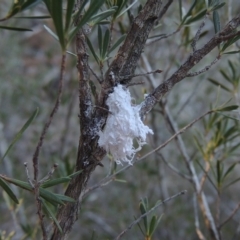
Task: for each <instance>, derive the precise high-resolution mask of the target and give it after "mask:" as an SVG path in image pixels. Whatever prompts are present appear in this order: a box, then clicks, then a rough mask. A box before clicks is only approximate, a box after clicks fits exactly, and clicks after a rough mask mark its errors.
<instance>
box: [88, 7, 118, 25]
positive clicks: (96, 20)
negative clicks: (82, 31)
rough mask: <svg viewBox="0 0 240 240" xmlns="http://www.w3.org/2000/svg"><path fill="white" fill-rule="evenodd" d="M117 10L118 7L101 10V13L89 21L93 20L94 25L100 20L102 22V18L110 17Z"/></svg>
mask: <svg viewBox="0 0 240 240" xmlns="http://www.w3.org/2000/svg"><path fill="white" fill-rule="evenodd" d="M115 12H116V9H109V10H106V11H103V12H100V13H98V14H96V15H94V16H92V17H91V19H90V20H89V21H90V22H93V25H96V24H98V23H99V22H101V21H102V20H104V19H106V18H108V17H110V16H111V15H113V13H115Z"/></svg>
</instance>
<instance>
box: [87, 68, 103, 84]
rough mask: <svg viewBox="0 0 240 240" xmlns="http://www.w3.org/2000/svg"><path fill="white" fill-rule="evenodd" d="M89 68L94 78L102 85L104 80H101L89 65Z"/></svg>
mask: <svg viewBox="0 0 240 240" xmlns="http://www.w3.org/2000/svg"><path fill="white" fill-rule="evenodd" d="M88 68H89V70H90V71H91V73H92V74H93V76H94V77H95V78H96V79H97V80H98V82H99V83H100V84H101V83H102V82H103V81H102V79H100V78H99V77H98V76H97V74H96V73H95V72H94V71H93V70H92V68H91V67H90V65H89V64H88Z"/></svg>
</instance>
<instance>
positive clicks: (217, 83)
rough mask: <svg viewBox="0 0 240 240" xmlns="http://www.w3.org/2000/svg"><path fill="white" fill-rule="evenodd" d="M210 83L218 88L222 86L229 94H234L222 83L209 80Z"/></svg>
mask: <svg viewBox="0 0 240 240" xmlns="http://www.w3.org/2000/svg"><path fill="white" fill-rule="evenodd" d="M208 81H210V82H211V83H212V84H214V85H216V86H220V87H221V88H222V89H224V90H226V91H227V92H232V90H231V89H230V88H228V87H226V86H224V85H223V84H222V83H219V82H217V81H216V80H214V79H213V78H208Z"/></svg>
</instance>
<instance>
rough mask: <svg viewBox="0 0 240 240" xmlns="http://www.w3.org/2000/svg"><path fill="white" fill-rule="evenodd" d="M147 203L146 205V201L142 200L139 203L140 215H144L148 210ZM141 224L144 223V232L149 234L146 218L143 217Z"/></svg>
mask: <svg viewBox="0 0 240 240" xmlns="http://www.w3.org/2000/svg"><path fill="white" fill-rule="evenodd" d="M147 205H148V203H147V199H146V198H145V199H142V201H141V202H140V204H139V209H140V212H141V214H142V215H143V214H145V213H146V212H147V209H148V206H147ZM143 223H144V227H145V231H146V232H149V231H148V230H149V226H148V216H145V217H144V218H143Z"/></svg>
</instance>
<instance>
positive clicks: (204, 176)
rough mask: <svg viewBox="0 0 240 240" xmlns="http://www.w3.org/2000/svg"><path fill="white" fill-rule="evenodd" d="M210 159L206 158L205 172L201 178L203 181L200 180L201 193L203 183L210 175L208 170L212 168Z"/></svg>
mask: <svg viewBox="0 0 240 240" xmlns="http://www.w3.org/2000/svg"><path fill="white" fill-rule="evenodd" d="M209 161H210V160H207V159H206V160H205V169H204V174H203V176H202V178H201V181H200V190H199V193H200V192H202V191H203V185H204V183H205V181H206V179H207V177H208V172H209V170H210V163H209Z"/></svg>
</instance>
